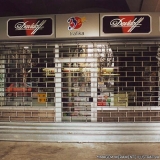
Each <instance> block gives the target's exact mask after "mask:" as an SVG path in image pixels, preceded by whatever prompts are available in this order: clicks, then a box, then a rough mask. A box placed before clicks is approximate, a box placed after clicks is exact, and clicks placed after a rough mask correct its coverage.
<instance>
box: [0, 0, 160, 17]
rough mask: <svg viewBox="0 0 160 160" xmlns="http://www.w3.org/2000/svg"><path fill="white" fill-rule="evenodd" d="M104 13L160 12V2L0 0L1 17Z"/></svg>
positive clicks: (154, 0) (139, 0)
mask: <svg viewBox="0 0 160 160" xmlns="http://www.w3.org/2000/svg"><path fill="white" fill-rule="evenodd" d="M102 12H103V13H104V12H160V0H0V17H6V16H24V15H43V14H65V13H102Z"/></svg>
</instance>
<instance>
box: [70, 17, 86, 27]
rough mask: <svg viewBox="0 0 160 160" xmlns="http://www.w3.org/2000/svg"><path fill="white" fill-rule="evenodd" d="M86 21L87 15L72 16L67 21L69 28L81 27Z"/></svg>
mask: <svg viewBox="0 0 160 160" xmlns="http://www.w3.org/2000/svg"><path fill="white" fill-rule="evenodd" d="M85 21H86V18H85V17H82V18H80V17H70V18H69V19H68V20H67V22H68V23H69V26H68V30H74V29H79V28H81V26H82V24H83V23H84V22H85Z"/></svg>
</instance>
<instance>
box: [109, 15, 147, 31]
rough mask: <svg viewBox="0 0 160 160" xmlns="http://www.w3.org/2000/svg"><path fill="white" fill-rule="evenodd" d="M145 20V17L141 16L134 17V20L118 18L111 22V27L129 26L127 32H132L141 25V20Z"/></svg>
mask: <svg viewBox="0 0 160 160" xmlns="http://www.w3.org/2000/svg"><path fill="white" fill-rule="evenodd" d="M143 20H144V17H140V18H139V19H137V18H134V20H126V18H122V19H119V18H116V19H113V20H112V21H111V22H110V25H111V27H122V28H123V27H127V28H129V29H128V30H127V32H132V31H133V30H134V29H135V28H136V27H140V26H141V25H142V24H141V22H142V21H143Z"/></svg>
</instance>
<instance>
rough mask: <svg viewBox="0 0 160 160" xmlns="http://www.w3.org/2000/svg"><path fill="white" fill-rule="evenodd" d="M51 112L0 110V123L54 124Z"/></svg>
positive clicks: (53, 113) (53, 114) (52, 112)
mask: <svg viewBox="0 0 160 160" xmlns="http://www.w3.org/2000/svg"><path fill="white" fill-rule="evenodd" d="M54 119H55V112H54V111H53V110H43V111H40V110H7V109H4V110H0V122H54V121H55V120H54Z"/></svg>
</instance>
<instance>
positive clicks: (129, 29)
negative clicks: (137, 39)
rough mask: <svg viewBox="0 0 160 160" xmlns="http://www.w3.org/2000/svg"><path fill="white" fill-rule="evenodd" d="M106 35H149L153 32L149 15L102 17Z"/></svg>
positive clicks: (103, 29) (103, 30)
mask: <svg viewBox="0 0 160 160" xmlns="http://www.w3.org/2000/svg"><path fill="white" fill-rule="evenodd" d="M102 32H103V33H104V34H141V33H143V34H148V33H150V32H151V17H150V16H149V15H119V16H116V15H115V16H111V15H105V16H103V17H102Z"/></svg>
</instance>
